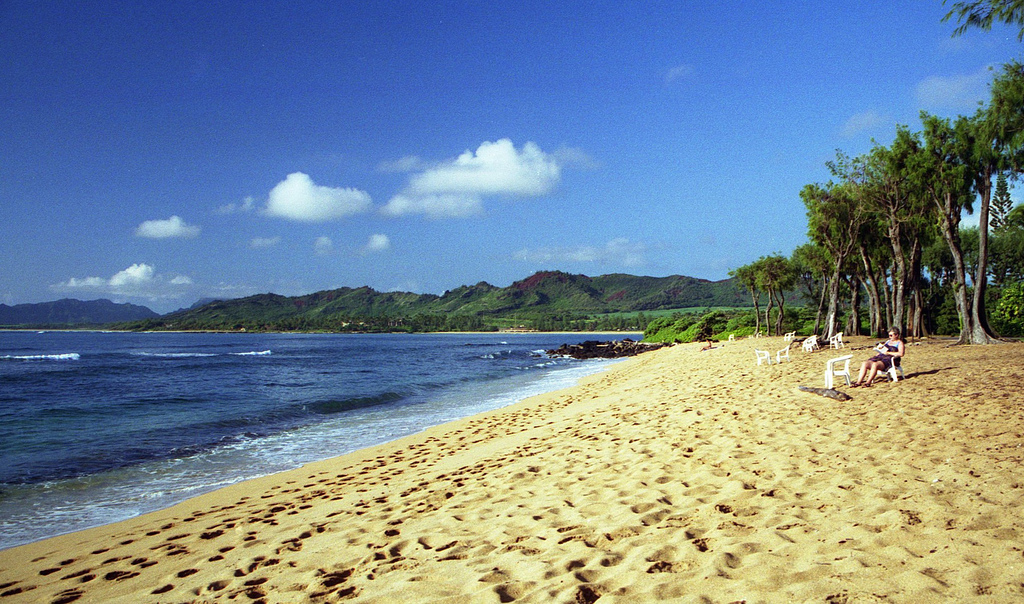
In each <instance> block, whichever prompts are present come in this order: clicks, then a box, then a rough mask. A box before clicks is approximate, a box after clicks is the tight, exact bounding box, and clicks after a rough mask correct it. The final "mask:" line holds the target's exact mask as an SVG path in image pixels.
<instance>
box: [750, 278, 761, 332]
mask: <svg viewBox="0 0 1024 604" xmlns="http://www.w3.org/2000/svg"><path fill="white" fill-rule="evenodd" d="M750 298H751V299H752V300H753V301H754V335H757V334H758V333H761V309H760V307H759V306H758V304H757V298H758V295H757V292H755V291H754V290H753V289H751V290H750Z"/></svg>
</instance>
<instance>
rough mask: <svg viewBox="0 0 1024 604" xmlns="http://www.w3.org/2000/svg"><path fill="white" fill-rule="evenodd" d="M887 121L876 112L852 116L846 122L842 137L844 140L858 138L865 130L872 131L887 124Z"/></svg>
mask: <svg viewBox="0 0 1024 604" xmlns="http://www.w3.org/2000/svg"><path fill="white" fill-rule="evenodd" d="M886 122H887V120H886V119H885V118H884V117H882V116H881V115H879V114H878V113H877V112H875V111H863V112H861V113H858V114H855V115H852V116H850V119H848V120H846V123H845V124H843V129H842V131H840V135H841V136H843V137H844V138H850V137H852V136H856V135H857V134H860V133H861V132H864V131H865V130H871V129H872V128H876V127H878V126H881V125H882V124H885V123H886Z"/></svg>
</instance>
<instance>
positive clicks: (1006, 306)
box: [992, 282, 1024, 336]
mask: <svg viewBox="0 0 1024 604" xmlns="http://www.w3.org/2000/svg"><path fill="white" fill-rule="evenodd" d="M992 323H993V326H994V327H995V328H996V330H997V331H998V332H999V333H1001V334H1002V335H1004V336H1022V335H1024V282H1018V283H1013V284H1011V285H1008V286H1006V287H1004V288H1003V292H1002V296H1001V297H1000V298H999V304H998V305H997V306H996V309H995V311H994V312H993V313H992Z"/></svg>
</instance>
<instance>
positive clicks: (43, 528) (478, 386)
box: [0, 335, 614, 592]
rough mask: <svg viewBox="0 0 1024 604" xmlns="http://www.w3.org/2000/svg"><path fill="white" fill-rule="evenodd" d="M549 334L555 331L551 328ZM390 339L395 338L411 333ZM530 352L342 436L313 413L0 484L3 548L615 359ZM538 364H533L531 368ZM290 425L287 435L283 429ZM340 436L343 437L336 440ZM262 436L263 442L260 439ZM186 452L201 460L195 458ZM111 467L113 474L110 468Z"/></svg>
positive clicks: (409, 426)
mask: <svg viewBox="0 0 1024 604" xmlns="http://www.w3.org/2000/svg"><path fill="white" fill-rule="evenodd" d="M186 337H187V336H186ZM211 337H212V338H213V339H210V338H207V341H210V342H214V341H217V340H218V338H216V337H215V336H211ZM452 337H455V338H456V339H455V340H452V339H450V337H446V336H440V337H438V338H436V339H432V340H430V342H435V343H437V344H436V345H437V346H441V347H443V348H445V349H447V348H449V347H453V346H457V345H458V344H460V343H461V342H462V340H461V339H459V338H460V336H458V335H453V336H452ZM505 339H507V340H508V341H509V342H511V344H512V345H511V346H508V347H506V348H516V349H519V348H521V346H518V345H517V344H516V340H514V339H513V338H503V337H501V336H483V337H480V336H475V337H474V338H473V339H472V340H466V342H489V343H494V344H496V343H498V342H499V340H501V343H502V344H505V342H504V341H503V340H505ZM549 340H550V341H552V342H553V341H554V339H553V338H549ZM234 341H235V342H236V343H241V342H244V339H243V338H237V339H235V340H234ZM388 341H391V342H395V343H397V342H399V341H407V342H408V341H411V340H404V339H401V340H399V339H396V340H388ZM545 347H547V346H545ZM421 348H422V347H421ZM428 348H429V350H434V349H435V348H434V346H429V347H426V348H422V349H423V350H427V349H428ZM532 348H539V346H533V347H532ZM71 349H72V350H78V349H74V348H71ZM403 349H404V348H403ZM245 350H248V349H245ZM453 350H454V348H453ZM502 350H504V348H503V349H502ZM534 352H535V353H536V352H538V351H536V350H535V351H534ZM458 354H470V353H458ZM472 354H474V355H476V354H481V353H472ZM243 356H244V355H243ZM531 356H540V357H543V356H544V355H536V354H535V355H531ZM534 362H535V367H531V368H530V369H531V370H530V371H518V372H514V373H511V374H509V375H505V376H503V377H495V376H493V375H491V376H489V377H486V378H481V379H480V380H477V381H473V382H465V383H452V384H450V385H449V386H447V387H446V388H444V389H442V390H440V391H437V392H432V393H430V394H429V395H426V396H427V398H424V399H423V400H422V401H420V402H419V403H417V404H414V405H411V406H408V405H403V406H402V407H400V408H399V410H398V411H396V412H395V413H393V414H391V415H390V417H389V416H388V414H389V413H390V412H386V408H385V410H384V411H381V410H377V411H373V409H371V411H373V413H372V414H367V417H363V416H359V417H356V418H354V419H352V420H351V421H352V422H355V423H353V424H352V425H353V426H359V428H358V429H357V431H356V432H355V433H353V434H352V436H351V439H350V438H347V437H346V436H345V434H348V432H345V430H344V427H341V428H338V427H335V428H334V429H327V428H322V427H321V424H317V423H311V424H309V425H302V426H300V427H299V428H292V429H288V430H284V431H283V432H281V434H280V435H278V434H271V435H268V436H265V437H264V438H260V439H253V442H254V443H257V444H252V445H244V446H243V445H235V446H228V447H225V448H224V450H223V451H220V450H218V449H219V448H218V447H211V448H209V449H204V450H202V451H200V452H199V453H198V454H196V455H194V456H189V457H187V458H182V459H178V460H176V459H173V458H168V459H162V458H157V459H152V460H144V461H142V462H139V463H138V464H135V465H133V466H132V467H131V468H129V469H128V471H127V473H126V472H125V471H121V470H116V469H115V470H110V471H108V472H100V473H98V474H95V475H89V476H86V477H84V478H83V479H81V480H79V479H77V478H74V477H72V478H68V479H56V480H55V481H52V482H51V483H49V484H44V483H39V484H37V485H32V484H27V485H12V486H11V489H4V490H5V491H6V492H5V493H4V499H3V500H2V501H0V508H2V509H0V515H2V516H6V517H5V518H3V521H4V522H2V523H0V526H3V525H6V527H7V530H5V531H4V534H3V536H2V538H0V543H2V547H0V551H3V550H6V549H10V548H13V547H19V546H22V545H28V544H31V543H34V542H37V541H40V540H45V539H47V538H52V537H59V536H64V535H67V534H70V533H73V532H76V531H80V530H88V529H92V528H97V527H102V526H105V525H109V524H114V523H117V522H119V521H123V520H130V519H132V518H136V517H139V516H141V515H144V514H148V513H151V512H155V511H160V510H162V509H166V508H168V507H172V506H173V505H175V504H177V503H180V502H182V501H187V500H189V499H192V498H194V497H196V496H199V495H202V494H206V493H210V492H213V491H216V490H217V489H220V488H225V487H228V486H231V485H234V484H237V483H240V482H244V481H247V480H252V479H258V478H264V477H267V476H273V475H276V474H277V473H280V472H286V471H291V470H294V469H297V468H301V467H303V466H304V465H306V464H308V463H313V462H316V461H323V460H325V459H333V458H335V457H338V456H340V455H345V454H348V453H350V452H353V451H355V450H358V448H365V447H373V446H378V445H381V444H386V442H388V441H389V439H395V438H396V437H397V438H404V437H406V436H409V435H416V434H419V433H421V432H422V431H423V430H425V429H429V428H431V427H433V426H437V425H443V424H445V423H447V422H450V421H452V420H453V419H460V418H463V417H470V416H472V415H474V414H476V413H479V412H481V411H483V410H489V409H500V408H504V407H507V406H509V405H511V404H515V403H517V402H520V401H522V400H524V399H526V398H529V397H532V396H535V395H537V394H543V393H546V392H550V391H555V390H560V389H563V388H565V387H567V386H570V385H572V384H574V383H576V382H577V381H578V380H579V379H580V378H581V376H582V377H586V376H588V375H591V374H594V373H598V372H603V371H606V370H607V369H608V368H609V367H610V366H611V365H612V364H614V360H612V361H611V362H609V361H608V360H605V361H603V362H601V361H594V362H588V363H568V364H566V363H565V361H563V360H558V359H551V358H538V359H536V360H535V361H527V364H530V363H534ZM549 365H553V367H549ZM535 368H540V369H539V370H537V371H534V370H533V369H535ZM374 409H377V408H376V407H374ZM402 409H408V410H410V411H403V410H402ZM331 417H333V416H331ZM381 417H389V420H388V421H390V423H387V422H382V420H381V419H380V418H381ZM343 420H344V418H341V420H338V419H334V420H332V421H334V422H335V423H337V422H339V421H343ZM330 423H331V422H330V421H324V422H323V423H322V425H323V426H328V425H330ZM332 432H333V433H334V437H335V438H333V439H332V438H329V436H330V435H331V434H332ZM293 433H294V436H291V437H288V436H287V435H288V434H293ZM282 435H284V436H282ZM279 437H280V438H279ZM338 437H340V438H341V440H337V438H338ZM259 442H262V443H263V444H258V443H259ZM268 450H269V451H274V452H275V453H274V454H272V455H267V456H265V455H263V454H261V451H268ZM193 459H198V460H199V461H192V460H193ZM239 459H242V460H243V461H244V460H246V459H247V460H249V463H243V464H239V463H238V460H239ZM232 464H234V465H232ZM236 468H237V470H236ZM108 474H119V475H118V476H116V477H113V478H108V476H107V475H108ZM190 477H191V478H190ZM115 481H120V482H119V483H115ZM43 487H45V488H43ZM18 506H21V507H20V508H19V507H18ZM47 509H49V510H55V512H51V513H49V514H46V513H44V512H43V511H44V510H47ZM2 591H3V590H0V592H2Z"/></svg>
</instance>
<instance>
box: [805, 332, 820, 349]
mask: <svg viewBox="0 0 1024 604" xmlns="http://www.w3.org/2000/svg"><path fill="white" fill-rule="evenodd" d="M802 346H803V349H804V351H805V352H814V351H815V350H817V349H818V336H817V335H813V336H808V338H807V339H806V340H804V343H803V344H802Z"/></svg>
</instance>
